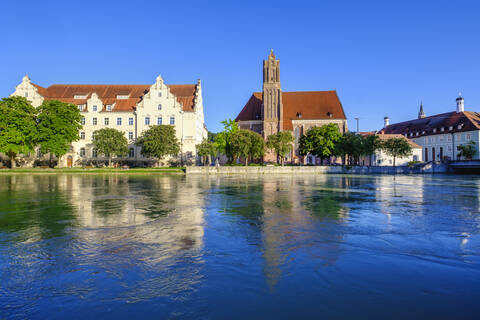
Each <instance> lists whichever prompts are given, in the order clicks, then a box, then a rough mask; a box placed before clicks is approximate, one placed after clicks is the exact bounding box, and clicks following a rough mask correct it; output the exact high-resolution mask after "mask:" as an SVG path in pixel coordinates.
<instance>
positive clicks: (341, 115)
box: [235, 91, 346, 130]
mask: <svg viewBox="0 0 480 320" xmlns="http://www.w3.org/2000/svg"><path fill="white" fill-rule="evenodd" d="M282 103H283V128H284V129H285V130H293V125H292V120H300V119H301V120H309V119H310V120H313V119H330V118H333V119H346V116H345V112H344V111H343V107H342V104H341V103H340V99H339V98H338V95H337V92H336V91H299V92H282ZM261 114H262V93H261V92H254V93H253V95H252V96H251V97H250V99H249V100H248V102H247V104H246V105H245V106H244V107H243V109H242V111H240V113H239V114H238V116H237V118H236V119H235V121H248V120H261ZM298 114H301V118H299V117H298V116H297V115H298Z"/></svg>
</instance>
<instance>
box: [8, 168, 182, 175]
mask: <svg viewBox="0 0 480 320" xmlns="http://www.w3.org/2000/svg"><path fill="white" fill-rule="evenodd" d="M1 173H128V174H131V173H164V174H165V173H167V174H184V173H185V168H184V167H159V168H130V169H121V168H88V169H87V168H16V169H0V174H1Z"/></svg>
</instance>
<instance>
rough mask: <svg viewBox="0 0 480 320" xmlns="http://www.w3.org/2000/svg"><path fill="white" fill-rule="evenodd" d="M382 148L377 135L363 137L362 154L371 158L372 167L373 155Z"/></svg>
mask: <svg viewBox="0 0 480 320" xmlns="http://www.w3.org/2000/svg"><path fill="white" fill-rule="evenodd" d="M381 147H382V141H381V140H380V138H379V137H378V136H377V135H376V134H371V135H368V136H366V137H362V154H363V155H366V156H370V165H372V155H373V154H374V153H375V151H377V150H378V149H380V148H381Z"/></svg>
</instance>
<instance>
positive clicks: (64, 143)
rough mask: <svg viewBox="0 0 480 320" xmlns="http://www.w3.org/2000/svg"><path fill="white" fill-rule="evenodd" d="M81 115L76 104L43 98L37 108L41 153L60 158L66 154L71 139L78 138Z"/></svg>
mask: <svg viewBox="0 0 480 320" xmlns="http://www.w3.org/2000/svg"><path fill="white" fill-rule="evenodd" d="M81 120H82V116H81V114H80V111H79V110H78V108H77V106H75V105H74V104H71V103H64V102H61V101H58V100H45V101H44V102H43V103H42V104H41V105H40V107H39V108H38V116H37V130H38V143H39V145H40V148H41V150H42V152H43V153H50V166H51V165H52V154H54V155H55V156H56V157H57V158H60V157H61V156H63V155H64V154H66V153H67V152H68V150H69V148H70V145H71V143H72V142H73V141H76V140H78V139H79V137H78V131H79V130H80V129H81V128H82V124H81Z"/></svg>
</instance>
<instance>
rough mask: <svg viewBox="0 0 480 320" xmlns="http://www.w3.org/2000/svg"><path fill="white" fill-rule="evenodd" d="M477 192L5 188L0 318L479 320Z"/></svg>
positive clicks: (22, 181)
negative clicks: (425, 319) (417, 319)
mask: <svg viewBox="0 0 480 320" xmlns="http://www.w3.org/2000/svg"><path fill="white" fill-rule="evenodd" d="M479 195H480V179H479V178H477V177H469V176H397V177H392V176H334V175H320V176H315V177H307V176H305V177H302V176H297V177H291V176H269V177H254V178H242V177H208V178H207V177H192V176H187V177H183V176H182V177H177V176H161V175H0V319H3V318H6V319H10V318H11V319H25V318H35V319H64V318H69V319H91V318H116V319H118V318H121V319H122V318H128V319H148V318H155V319H169V318H175V319H176V318H179V319H287V318H288V319H299V318H324V319H332V318H336V319H341V318H352V319H353V318H355V319H362V318H364V319H394V318H396V319H408V318H410V319H411V318H435V319H443V318H449V319H461V318H464V319H467V318H471V319H480V236H479V234H480V213H479V210H480V200H479Z"/></svg>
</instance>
